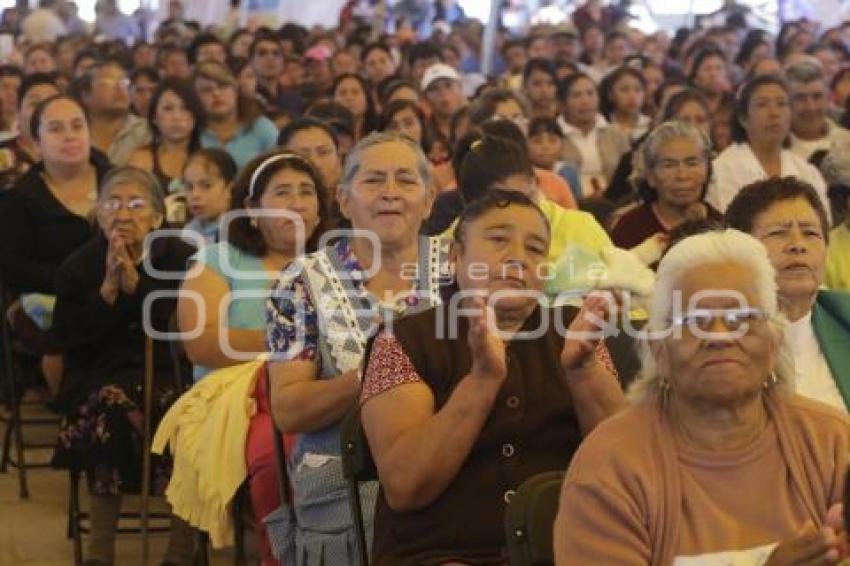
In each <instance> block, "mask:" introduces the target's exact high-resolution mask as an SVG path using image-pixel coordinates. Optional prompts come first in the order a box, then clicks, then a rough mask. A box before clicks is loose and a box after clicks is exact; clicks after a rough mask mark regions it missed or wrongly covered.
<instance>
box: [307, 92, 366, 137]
mask: <svg viewBox="0 0 850 566" xmlns="http://www.w3.org/2000/svg"><path fill="white" fill-rule="evenodd" d="M304 117H305V118H315V119H316V120H319V121H320V122H323V123H325V124H326V125H327V126H329V127H330V129H331V130H333V133H334V136H335V138H336V140H337V141H339V138H340V137H341V136H350V137H351V138H354V129H355V128H354V114H352V113H351V110H349V109H348V108H346V107H345V106H343V105H342V104H340V103H339V102H336V101H334V100H319V101H317V102H314V103H313V104H311V105H310V106H309V107H308V108H307V111H306V112H304Z"/></svg>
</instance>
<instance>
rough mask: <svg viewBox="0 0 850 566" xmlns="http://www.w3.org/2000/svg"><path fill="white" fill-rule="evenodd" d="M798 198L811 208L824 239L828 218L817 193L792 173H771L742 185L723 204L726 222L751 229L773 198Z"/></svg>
mask: <svg viewBox="0 0 850 566" xmlns="http://www.w3.org/2000/svg"><path fill="white" fill-rule="evenodd" d="M800 198H801V199H805V200H806V201H807V202H808V203H809V205H810V206H811V207H812V208H813V209H814V210H815V213H816V214H817V217H818V221H819V222H820V227H821V230H822V231H823V237H824V240H827V239H828V238H829V221H828V220H827V215H826V209H825V208H824V205H823V203H822V202H821V200H820V197H819V196H818V194H817V192H816V191H815V189H814V187H812V186H811V185H810V184H809V183H806V182H805V181H801V180H800V179H798V178H796V177H792V176H788V177H773V178H770V179H764V180H762V181H756V182H755V183H750V184H749V185H746V186H745V187H744V188H743V189H741V190H740V191H739V192H738V194H737V195H735V198H733V199H732V202H730V203H729V206H728V207H727V208H726V216H725V218H726V223H727V224H729V226H730V227H731V228H735V229H736V230H740V231H742V232H746V233H748V234H749V233H752V231H753V225H754V224H755V221H756V217H757V216H758V215H760V214H762V213H763V212H764V211H766V210H767V209H768V208H770V207H771V206H773V205H774V204H775V203H777V202H781V201H788V200H796V199H800Z"/></svg>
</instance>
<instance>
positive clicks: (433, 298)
mask: <svg viewBox="0 0 850 566" xmlns="http://www.w3.org/2000/svg"><path fill="white" fill-rule="evenodd" d="M337 199H338V201H339V206H340V209H341V211H342V214H343V215H344V216H345V218H346V219H348V220H349V221H350V222H351V226H352V228H353V229H354V231H352V232H350V234H351V235H347V236H345V237H342V238H339V239H337V240H336V241H335V242H333V243H331V244H330V245H328V246H326V247H324V248H322V249H320V250H319V251H317V252H315V253H312V254H307V255H306V256H304V257H302V258H299V259H297V260H296V261H295V262H293V264H292V266H291V267H290V268H289V269H286V270H284V272H283V273H282V274H281V276H280V278H279V280H278V282H277V284H276V286H275V288H274V290H273V291H272V297H271V299H270V301H269V303H268V309H267V315H268V321H269V324H268V327H267V332H268V334H267V338H268V345H269V349H270V351H271V352H272V359H271V360H270V362H269V366H268V371H269V378H270V382H271V392H270V393H271V412H272V415H273V417H274V421H275V424H276V425H277V426H278V427H279V428H280V429H282V431H283V432H285V433H290V434H292V433H295V434H297V435H298V437H297V440H296V444H295V447H294V448H293V449H292V450H290V451H289V454H288V455H287V459H288V461H289V470H290V474H289V475H290V481H291V483H292V488H293V497H294V501H293V507H294V510H295V515H296V517H297V521H298V524H297V525H296V532H295V541H294V543H295V545H296V548H297V555H298V556H299V557H302V558H303V559H304V560H305V561H306V563H326V564H353V563H355V562H356V560H357V559H356V557H355V553H354V543H353V540H354V538H353V537H354V530H353V522H352V518H351V512H350V507H349V502H348V492H347V488H346V484H345V481H344V479H343V476H342V468H341V463H340V445H339V429H338V425H339V423H340V421H341V420H342V418H343V416H344V415H345V414H346V413H347V412H348V411H349V410H351V409H352V408H353V407H354V406H355V403H356V401H357V397H358V395H359V393H360V363H361V361H362V358H363V355H364V351H365V346H366V339H367V338H368V337H369V336H370V334H371V333H372V332H374V329H375V326H376V318H378V317H380V318H381V319H384V320H386V319H388V318H392V317H393V316H401V315H404V314H406V313H409V312H415V311H416V310H421V309H424V308H428V307H430V306H433V305H434V304H436V303H438V302H439V301H440V292H439V285H440V282H441V281H443V280H444V279H445V277H446V276H447V273H446V272H445V268H446V265H447V252H448V249H447V244H446V243H445V242H443V241H441V240H440V239H439V238H425V237H422V238H420V237H419V228H420V226H421V224H422V221H423V220H424V218H425V217H426V216H427V214H428V210H429V209H430V207H431V203H432V202H433V200H434V188H433V184H432V177H431V164H430V163H429V162H428V159H427V157H425V155H424V154H423V153H422V150H421V149H420V148H419V146H418V145H417V144H415V143H414V142H412V141H411V140H409V139H408V138H407V137H405V136H401V135H399V134H393V133H373V134H370V135H369V136H367V137H365V138H364V139H363V140H361V141H360V142H359V143H358V144H357V145H356V146H355V147H354V149H353V150H352V151H351V152H350V153H349V155H348V157H347V158H346V161H345V167H344V169H343V173H342V183H341V185H340V188H339V191H338V193H337ZM369 233H371V234H373V236H374V237H368V234H369ZM376 488H377V486H376V485H375V484H374V483H369V484H364V485H363V486H362V490H361V491H362V492H363V496H364V502H363V508H364V512H365V515H366V517H365V519H366V526H367V528H368V531H369V533H370V537H369V538H370V540H371V525H372V507H373V505H374V500H375V494H376ZM323 561H324V562H323Z"/></svg>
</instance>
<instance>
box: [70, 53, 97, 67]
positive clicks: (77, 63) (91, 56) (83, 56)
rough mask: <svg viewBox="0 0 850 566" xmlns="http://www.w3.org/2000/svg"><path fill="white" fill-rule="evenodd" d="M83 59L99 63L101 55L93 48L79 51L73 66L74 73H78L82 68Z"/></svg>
mask: <svg viewBox="0 0 850 566" xmlns="http://www.w3.org/2000/svg"><path fill="white" fill-rule="evenodd" d="M83 59H94V60H95V62H97V61H98V60H99V59H100V54H99V53H98V52H97V51H95V50H94V49H92V48H87V49H82V50H80V51H77V54H76V55H74V64H73V65H72V66H71V70H72V71H73V72H76V71H77V67H79V66H80V63H81V62H82V60H83Z"/></svg>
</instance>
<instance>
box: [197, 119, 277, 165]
mask: <svg viewBox="0 0 850 566" xmlns="http://www.w3.org/2000/svg"><path fill="white" fill-rule="evenodd" d="M277 134H278V131H277V126H275V125H274V122H272V121H271V120H269V119H268V118H266V117H265V116H260V117H259V118H257V119H256V120H255V121H254V123H253V124H251V125H247V126H243V127H242V129H241V130H240V131H239V133H237V134H236V135H235V136H233V137H232V138H230V139H229V140H228V141H227V143H225V144H223V145H222V143H221V140H219V139H218V138H217V137H216V135H215V134H214V133H213V132H212V131H210V130H209V129H207V130H204V132H203V133H202V134H201V146H203V147H217V148H220V149H224V150H225V151H226V152H227V153H229V154H230V156H231V157H233V160H234V161H236V165H237V166H238V167H239V168H240V169H242V168H243V167H245V165H246V164H247V163H248V162H249V161H251V160H252V159H254V158H255V157H257V156H258V155H260V154H261V153H265V152H266V151H269V150H270V149H273V148H274V147H275V146H277Z"/></svg>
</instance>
